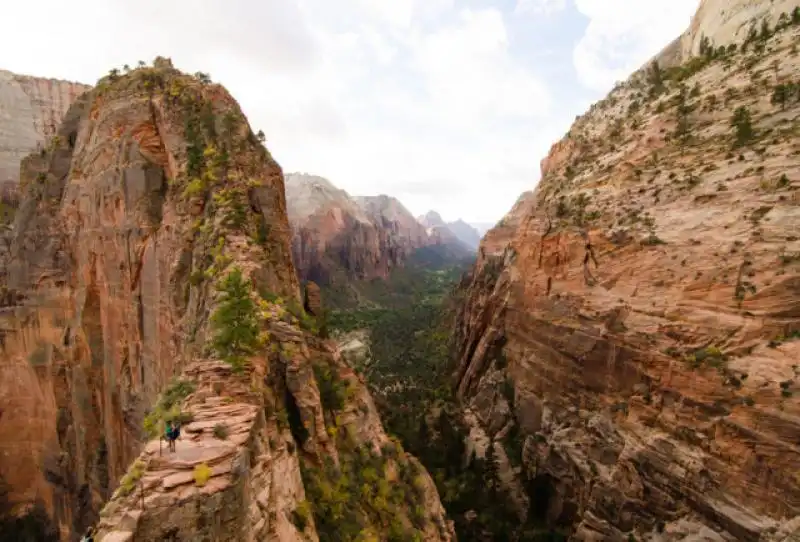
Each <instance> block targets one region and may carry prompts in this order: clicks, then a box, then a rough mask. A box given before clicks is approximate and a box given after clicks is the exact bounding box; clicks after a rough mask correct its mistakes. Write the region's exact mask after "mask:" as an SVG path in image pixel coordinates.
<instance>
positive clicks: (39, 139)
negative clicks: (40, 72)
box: [0, 70, 91, 184]
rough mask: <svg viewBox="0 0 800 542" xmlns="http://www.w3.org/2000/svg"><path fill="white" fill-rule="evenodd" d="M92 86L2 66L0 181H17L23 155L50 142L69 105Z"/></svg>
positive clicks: (0, 71)
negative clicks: (20, 73) (18, 71)
mask: <svg viewBox="0 0 800 542" xmlns="http://www.w3.org/2000/svg"><path fill="white" fill-rule="evenodd" d="M89 88H91V87H89V86H87V85H82V84H80V83H73V82H71V81H60V80H57V79H45V78H42V77H29V76H26V75H17V74H15V73H11V72H9V71H5V70H0V184H4V183H6V182H7V181H11V182H12V183H14V184H16V182H17V181H18V180H19V165H20V162H21V161H22V159H23V158H24V157H25V156H27V155H28V154H29V153H31V152H33V151H35V150H37V149H38V148H41V147H43V146H45V145H46V142H47V140H48V139H49V138H50V137H52V136H53V135H55V133H56V130H57V129H58V127H59V126H60V125H61V121H62V119H63V118H64V115H65V114H66V113H67V109H69V106H70V105H72V103H73V102H74V101H75V100H76V99H77V98H78V96H80V95H81V94H83V93H84V92H86V91H87V90H89Z"/></svg>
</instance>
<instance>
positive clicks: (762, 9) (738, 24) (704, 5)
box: [680, 0, 798, 59]
mask: <svg viewBox="0 0 800 542" xmlns="http://www.w3.org/2000/svg"><path fill="white" fill-rule="evenodd" d="M797 5H798V4H797V0H771V1H769V2H762V1H758V0H701V2H700V6H699V8H698V9H697V14H696V15H695V16H694V17H693V18H692V23H691V26H690V27H689V29H688V30H687V31H686V33H684V34H683V36H681V38H680V43H681V53H682V56H683V58H684V59H688V58H689V57H690V56H692V55H697V54H699V53H700V43H701V41H702V40H703V38H704V37H706V38H708V39H709V40H710V41H711V43H712V44H714V45H716V46H720V45H725V46H727V45H728V44H730V43H740V42H742V41H744V40H745V38H747V35H748V33H750V32H752V31H756V32H757V31H760V30H761V24H762V21H767V23H769V24H770V26H772V27H774V26H775V25H776V24H777V23H778V22H779V20H780V17H781V16H785V17H786V18H787V19H788V18H790V17H791V14H792V10H793V9H794V8H796V7H797Z"/></svg>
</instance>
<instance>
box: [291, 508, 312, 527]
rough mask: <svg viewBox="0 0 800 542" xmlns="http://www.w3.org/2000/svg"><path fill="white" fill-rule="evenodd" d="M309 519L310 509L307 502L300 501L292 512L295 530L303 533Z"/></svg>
mask: <svg viewBox="0 0 800 542" xmlns="http://www.w3.org/2000/svg"><path fill="white" fill-rule="evenodd" d="M309 519H311V507H310V506H309V504H308V501H300V502H299V503H297V508H295V509H294V510H293V511H292V523H294V526H295V527H297V530H298V531H300V532H303V531H305V530H306V527H308V520H309Z"/></svg>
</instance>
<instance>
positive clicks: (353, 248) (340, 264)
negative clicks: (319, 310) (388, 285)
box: [286, 173, 430, 286]
mask: <svg viewBox="0 0 800 542" xmlns="http://www.w3.org/2000/svg"><path fill="white" fill-rule="evenodd" d="M358 201H362V202H363V201H365V200H364V199H354V198H351V197H350V196H349V195H348V194H347V192H345V191H344V190H341V189H339V188H336V187H335V186H334V185H333V184H331V182H330V181H328V180H327V179H324V178H322V177H316V176H312V175H305V174H296V173H295V174H288V175H287V176H286V202H287V206H288V208H289V223H290V224H291V225H292V230H293V239H292V254H293V256H294V262H295V265H296V266H297V271H298V273H299V275H300V279H301V280H303V281H305V280H312V281H315V282H317V283H319V284H320V285H325V286H329V285H342V283H347V282H349V281H352V280H364V279H373V278H386V277H388V275H389V273H390V272H391V271H392V269H395V268H397V267H402V266H403V264H404V263H405V261H406V260H407V258H408V257H409V255H410V254H411V253H412V252H413V251H414V250H415V249H417V248H420V247H422V246H425V245H427V244H429V243H430V241H429V239H428V236H427V235H426V234H425V231H424V229H423V228H422V227H421V226H420V225H419V224H416V222H409V221H408V220H407V219H408V217H409V216H410V213H408V211H406V210H405V208H403V207H402V204H400V202H398V201H397V200H392V205H391V206H388V207H387V208H388V209H390V210H391V213H392V214H389V215H387V216H386V217H384V216H383V215H381V214H380V212H375V211H374V210H373V209H372V208H370V207H369V206H367V207H366V208H362V206H360V205H359V203H358ZM368 201H370V200H368ZM412 220H413V219H412Z"/></svg>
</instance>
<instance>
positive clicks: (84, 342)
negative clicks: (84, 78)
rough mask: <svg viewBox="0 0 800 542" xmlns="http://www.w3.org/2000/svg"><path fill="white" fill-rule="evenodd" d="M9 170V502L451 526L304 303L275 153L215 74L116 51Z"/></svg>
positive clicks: (66, 518) (390, 532) (189, 534)
mask: <svg viewBox="0 0 800 542" xmlns="http://www.w3.org/2000/svg"><path fill="white" fill-rule="evenodd" d="M21 178H22V179H21V184H22V187H23V188H22V190H23V195H22V198H21V204H20V208H19V211H18V212H17V215H16V217H15V222H14V227H13V235H12V239H11V243H10V247H9V251H8V253H7V254H4V255H3V261H2V262H0V263H2V265H0V271H2V274H1V275H0V279H1V280H2V284H3V286H4V289H3V296H2V298H3V311H2V314H1V315H0V318H1V319H2V339H3V340H2V343H0V347H1V348H2V356H0V358H2V371H0V452H1V453H0V476H2V478H3V479H4V480H5V482H6V483H8V484H9V486H10V488H11V491H12V492H11V497H12V500H13V501H14V502H15V503H16V504H17V505H18V508H19V509H18V512H19V513H21V512H24V510H25V508H26V507H27V506H28V505H30V504H32V503H34V502H37V503H39V504H41V505H42V506H43V507H44V509H45V510H46V511H47V512H48V515H49V517H50V518H51V519H52V520H53V523H54V524H55V525H56V526H57V529H58V531H59V534H58V535H57V536H58V538H59V539H61V540H72V539H74V537H75V536H76V534H77V533H79V532H80V531H82V530H83V529H84V528H85V527H86V526H87V525H89V524H97V525H98V527H99V533H98V536H97V540H99V541H105V542H122V541H136V540H141V541H144V540H192V541H200V540H228V541H238V540H255V539H267V540H275V541H290V540H323V541H324V540H332V538H331V537H332V536H334V535H333V533H336V535H335V536H337V538H336V539H337V540H340V539H342V540H345V539H346V540H355V539H356V538H358V537H361V538H358V539H359V540H362V539H363V540H372V539H385V538H386V537H387V536H393V537H395V538H396V537H400V538H402V539H407V540H411V539H417V540H426V541H427V540H430V541H438V540H451V539H452V528H451V526H449V525H448V524H447V523H446V522H445V519H444V511H443V510H442V507H441V504H440V502H439V499H438V495H437V493H436V489H435V486H434V485H433V483H432V481H431V480H430V477H429V476H428V475H427V473H426V472H425V471H424V469H422V468H421V467H420V466H419V465H418V463H417V462H416V460H415V459H414V458H412V457H410V456H408V455H407V454H405V453H404V452H403V450H402V448H401V447H400V446H399V445H397V444H395V443H394V442H392V441H391V440H390V439H388V437H387V436H386V435H385V433H384V432H383V429H382V426H381V422H380V419H379V418H378V415H377V413H376V411H375V408H374V405H373V404H372V400H371V398H370V396H369V394H368V393H367V392H366V389H365V387H364V385H363V383H362V382H361V381H360V379H359V378H358V377H357V376H356V375H355V374H354V373H353V372H352V371H351V370H350V369H349V367H348V366H347V365H346V364H345V363H344V362H342V360H341V357H340V355H339V353H338V351H337V350H336V349H335V348H333V347H332V346H331V345H330V344H329V343H327V342H326V341H324V340H322V339H320V338H319V337H318V336H317V332H316V331H317V324H316V320H315V316H316V315H315V314H314V313H311V312H307V311H305V310H303V309H302V308H301V299H300V290H299V286H298V281H297V278H296V273H295V269H294V267H293V265H292V261H291V254H290V252H291V230H290V227H289V223H288V220H287V211H286V204H285V199H284V183H283V176H282V173H281V170H280V167H279V166H278V164H277V163H276V162H275V161H274V160H273V159H272V157H271V156H270V154H269V152H268V151H267V150H266V149H265V148H264V147H263V146H262V145H261V144H260V143H259V141H258V138H257V137H256V136H255V134H253V132H252V130H251V129H250V127H249V125H248V123H247V120H246V119H245V118H244V116H243V115H242V113H241V111H240V109H239V107H238V105H237V104H236V102H235V100H233V98H231V96H230V95H229V94H228V93H227V92H226V91H225V90H224V89H223V88H222V87H221V86H219V85H216V84H213V83H211V82H210V81H209V79H208V77H207V76H205V75H204V74H197V75H196V76H195V77H191V76H187V75H184V74H182V73H181V72H179V71H177V70H175V69H174V68H173V67H172V65H171V63H170V62H169V61H168V60H167V59H163V58H159V59H156V62H155V63H154V65H153V67H143V68H139V69H136V70H133V71H132V72H130V73H128V74H125V75H119V74H118V73H117V72H116V71H112V72H111V73H110V74H109V76H108V77H105V78H103V79H102V80H100V81H99V82H98V85H97V86H96V87H95V88H94V89H93V90H92V91H91V92H89V93H87V94H84V95H83V96H82V97H81V98H80V99H78V100H77V101H76V102H75V104H74V105H73V106H72V107H71V108H70V110H69V112H68V113H67V115H66V118H65V120H64V122H63V124H62V125H61V127H60V128H59V130H58V137H57V138H54V140H53V144H52V145H51V146H50V147H49V148H48V149H46V150H45V152H43V153H37V154H34V155H31V156H30V157H28V158H27V159H25V160H24V161H23V165H22V171H21ZM305 297H306V303H305V304H306V306H307V307H309V308H311V307H312V306H313V307H318V306H319V303H318V292H317V293H316V294H315V295H311V293H310V292H309V294H307V295H306V296H305ZM311 310H317V309H311ZM173 419H180V420H182V421H183V438H182V439H181V440H179V441H178V443H177V451H176V452H175V453H172V454H170V453H169V452H167V451H166V450H162V449H161V446H160V444H161V443H160V440H159V438H158V436H159V435H160V434H162V431H163V427H164V422H165V421H166V420H173ZM362 483H364V484H366V485H365V487H367V490H366V492H365V490H363V489H361V488H360V484H362ZM332 487H335V488H336V491H335V492H331V488H332ZM104 505H105V506H104ZM103 506H104V507H103ZM101 507H103V511H102V512H101V513H100V514H99V522H98V512H99V511H100V508H101Z"/></svg>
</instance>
